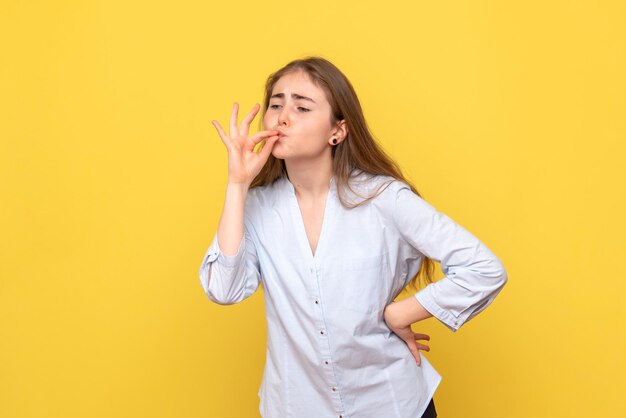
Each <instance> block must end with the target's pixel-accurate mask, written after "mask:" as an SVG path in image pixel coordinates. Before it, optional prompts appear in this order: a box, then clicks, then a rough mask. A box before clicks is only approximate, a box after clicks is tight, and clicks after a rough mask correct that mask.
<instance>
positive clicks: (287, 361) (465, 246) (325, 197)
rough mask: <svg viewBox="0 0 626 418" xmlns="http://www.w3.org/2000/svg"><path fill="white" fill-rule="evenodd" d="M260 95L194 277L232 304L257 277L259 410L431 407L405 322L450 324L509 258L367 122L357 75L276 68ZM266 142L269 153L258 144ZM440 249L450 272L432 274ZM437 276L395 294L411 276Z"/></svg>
mask: <svg viewBox="0 0 626 418" xmlns="http://www.w3.org/2000/svg"><path fill="white" fill-rule="evenodd" d="M259 108H260V107H259V106H258V104H255V106H254V107H253V109H252V110H251V111H250V112H249V113H248V114H247V115H246V116H245V118H244V119H243V120H242V122H241V125H239V126H238V116H237V115H238V105H237V103H235V104H234V105H233V109H232V114H231V118H230V130H229V133H228V134H227V133H226V132H225V131H224V130H223V129H222V127H221V125H220V124H219V123H218V122H217V121H213V125H214V126H215V128H216V130H217V132H218V134H219V136H220V138H221V140H222V142H223V143H224V145H225V146H226V149H227V151H228V184H227V187H226V196H225V202H224V208H223V211H222V215H221V218H220V222H219V226H218V229H217V232H216V234H215V235H214V237H213V242H212V243H211V245H210V247H209V249H208V250H207V252H206V254H205V255H204V258H203V260H202V263H201V266H200V270H199V276H200V282H201V284H202V287H203V289H204V291H205V293H206V295H207V297H208V298H209V299H210V300H211V301H213V302H216V303H219V304H223V305H228V304H234V303H238V302H241V301H242V300H244V299H246V298H247V297H249V296H250V295H252V294H253V293H254V292H255V291H256V290H257V289H258V287H259V285H260V284H261V283H262V285H263V289H264V291H263V294H264V298H265V309H266V315H267V333H268V334H267V348H266V362H265V369H264V373H263V379H262V382H261V386H260V388H259V393H258V395H259V397H260V405H259V409H260V412H261V415H262V416H263V417H264V418H285V417H297V418H307V417H311V418H320V417H339V418H356V417H359V418H362V417H372V418H374V417H375V418H381V417H382V418H392V417H393V418H419V417H436V415H437V414H436V411H435V407H434V402H433V394H434V392H435V390H436V388H437V386H438V385H439V383H440V381H441V376H440V375H439V374H438V373H437V371H436V370H435V369H434V368H433V367H432V366H431V364H430V363H429V362H428V360H427V359H426V357H424V356H421V355H420V352H419V350H425V351H429V347H428V346H427V345H425V344H422V343H420V342H418V341H419V340H429V339H430V338H429V336H428V335H425V334H419V333H414V332H413V331H412V329H411V324H413V323H415V322H417V321H421V320H424V319H426V318H429V317H431V316H434V317H435V318H437V319H438V320H439V321H441V323H442V324H444V325H445V326H446V327H448V328H449V329H450V330H451V331H456V330H457V329H458V328H459V327H461V325H463V324H464V323H466V322H467V321H469V320H470V319H472V318H473V317H474V316H476V315H477V314H478V313H480V312H481V311H483V310H484V309H485V308H486V307H487V306H488V305H490V304H491V302H492V301H493V300H494V298H495V297H496V295H497V294H498V293H499V292H500V291H501V290H502V287H503V286H504V284H505V283H506V281H507V274H506V271H505V269H504V267H503V265H502V263H501V262H500V260H499V259H498V258H497V257H496V256H495V255H494V254H493V253H492V252H491V251H490V250H489V249H488V248H487V247H486V246H485V245H484V244H483V243H482V242H481V241H479V240H478V239H477V238H476V237H475V236H473V235H472V234H471V233H470V232H468V231H467V230H465V229H464V228H463V227H461V226H460V225H458V224H457V223H455V222H454V221H453V220H452V219H450V218H449V217H448V216H446V215H445V214H443V213H441V212H439V211H437V210H436V209H435V208H434V207H433V206H431V205H430V204H428V203H427V202H426V201H425V200H424V199H422V198H421V195H419V193H418V192H417V190H416V189H415V188H414V187H413V186H412V185H411V183H410V182H409V181H407V179H405V178H404V177H403V175H402V174H401V172H400V169H399V168H398V167H397V165H396V164H395V163H394V162H393V161H392V160H391V159H390V158H389V157H388V156H387V155H386V154H385V153H384V152H383V150H382V149H381V148H380V147H379V145H378V144H377V143H376V141H375V140H374V138H373V136H372V134H371V133H370V132H369V130H368V128H367V125H366V122H365V119H364V117H363V112H362V110H361V107H360V104H359V100H358V98H357V95H356V93H355V91H354V89H353V88H352V85H351V84H350V82H349V81H348V80H347V78H346V77H345V76H344V74H343V73H342V72H341V71H340V70H339V69H337V67H335V66H334V65H333V64H332V63H330V62H329V61H328V60H326V59H323V58H320V57H308V58H306V59H301V60H295V61H292V62H290V63H289V64H287V65H286V66H285V67H283V68H281V69H280V70H278V71H277V72H275V73H273V74H271V75H270V77H269V78H268V80H267V82H266V86H265V98H264V101H263V106H262V122H263V128H264V130H261V131H259V132H258V133H256V134H255V135H252V136H250V135H249V128H250V124H251V123H252V120H253V119H254V118H255V116H256V114H257V112H258V110H259ZM261 143H262V147H261V149H260V150H258V151H255V147H256V145H258V144H261ZM434 261H437V262H440V263H441V267H442V271H443V272H444V274H445V277H444V278H442V279H441V280H438V281H436V282H433V281H432V274H433V267H434ZM420 277H423V278H424V279H425V281H426V282H427V286H425V287H423V288H422V289H421V290H419V291H418V292H416V293H415V294H414V297H409V298H406V299H403V300H401V301H399V302H393V300H394V299H395V298H396V296H398V294H399V293H400V292H401V291H402V290H403V289H404V288H405V287H407V285H411V287H413V288H414V289H417V282H418V281H419V279H420Z"/></svg>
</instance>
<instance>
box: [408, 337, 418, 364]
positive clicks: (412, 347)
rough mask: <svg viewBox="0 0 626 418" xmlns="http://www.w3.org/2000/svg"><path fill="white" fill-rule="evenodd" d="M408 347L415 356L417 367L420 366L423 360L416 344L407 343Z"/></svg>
mask: <svg viewBox="0 0 626 418" xmlns="http://www.w3.org/2000/svg"><path fill="white" fill-rule="evenodd" d="M407 347H409V351H410V352H411V354H413V357H415V361H416V362H417V365H418V366H419V365H420V364H421V358H420V353H419V350H418V349H417V346H416V344H415V342H413V341H407Z"/></svg>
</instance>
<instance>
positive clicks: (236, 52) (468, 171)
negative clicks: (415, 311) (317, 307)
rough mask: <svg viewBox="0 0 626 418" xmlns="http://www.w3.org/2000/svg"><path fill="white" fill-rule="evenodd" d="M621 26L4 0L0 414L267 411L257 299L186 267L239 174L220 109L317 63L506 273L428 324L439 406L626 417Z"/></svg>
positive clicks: (588, 12)
mask: <svg viewBox="0 0 626 418" xmlns="http://www.w3.org/2000/svg"><path fill="white" fill-rule="evenodd" d="M624 21H626V7H625V5H624V2H623V1H598V0H594V1H590V0H588V1H578V2H574V1H553V2H544V1H531V2H517V3H516V4H510V3H508V2H502V1H480V2H477V1H463V2H452V3H451V2H416V1H404V2H380V1H350V2H336V1H315V2H305V3H302V2H293V1H271V2H242V1H239V2H226V1H224V2H222V3H221V4H209V3H208V2H204V1H195V2H190V1H178V2H171V4H165V2H152V1H140V2H122V1H109V0H107V1H83V2H79V1H47V2H45V1H34V2H31V1H28V2H27V1H9V0H2V1H1V2H0V43H1V49H0V140H1V145H0V193H1V196H0V198H1V202H0V233H1V236H2V239H1V240H0V245H1V247H0V416H2V417H64V418H73V417H150V418H156V417H185V418H187V417H254V416H258V412H257V411H258V398H257V395H256V393H257V389H258V386H259V384H260V379H261V373H262V370H263V362H264V359H265V358H264V353H265V318H264V311H263V309H264V308H263V298H262V294H261V292H257V293H256V294H254V295H253V296H252V297H251V298H250V299H248V300H246V301H244V302H242V303H241V304H238V305H233V306H228V307H224V306H219V305H216V304H213V303H211V302H210V301H209V300H208V299H207V298H206V296H205V295H204V293H203V292H202V288H201V286H200V282H199V280H198V277H197V271H198V267H199V263H200V261H201V257H202V256H203V254H204V252H205V251H206V248H207V247H208V245H209V244H210V239H211V237H212V235H213V233H214V231H215V229H216V227H217V223H218V220H219V214H220V211H221V207H222V199H223V193H224V190H225V184H226V174H227V164H226V151H225V149H224V146H223V144H222V142H221V141H220V139H219V137H218V135H217V133H216V132H215V129H214V128H213V126H212V125H211V124H210V120H211V119H217V120H219V121H220V122H221V123H222V125H223V126H227V124H228V117H229V115H230V110H231V106H232V103H233V102H234V101H238V102H239V103H240V105H241V108H242V109H245V110H246V111H247V110H249V109H250V108H251V107H252V106H253V105H254V103H255V102H260V100H261V99H262V96H261V94H262V88H263V82H264V81H265V78H266V77H267V75H268V74H269V73H270V72H271V71H274V70H276V69H278V68H279V67H280V66H282V65H283V64H285V63H286V62H288V61H289V60H291V59H294V58H298V57H302V56H305V55H308V54H319V55H322V56H324V57H326V58H328V59H330V60H332V61H333V62H334V63H335V64H337V65H338V66H339V68H341V69H342V70H343V71H344V72H345V73H346V74H347V76H348V77H349V78H350V80H351V81H352V83H353V85H354V86H355V88H356V90H357V93H358V94H359V96H360V99H361V101H362V105H363V107H364V109H365V114H366V117H367V120H368V123H369V124H370V126H371V128H372V130H373V132H374V134H375V135H376V136H377V137H378V138H379V139H380V141H381V143H382V144H383V146H384V147H385V149H387V150H388V151H389V152H390V153H391V154H392V155H393V156H394V157H395V158H396V159H397V160H398V162H399V163H400V165H401V166H402V167H403V169H404V171H405V172H406V174H407V175H408V176H409V178H410V179H411V180H413V181H414V182H415V184H416V186H417V187H418V190H419V191H420V192H421V193H422V194H423V195H424V197H425V198H426V199H427V200H429V201H430V202H432V203H433V204H434V205H435V206H436V207H437V208H438V209H439V210H441V211H443V212H444V213H447V214H448V215H449V216H451V217H452V218H453V219H455V220H456V221H458V222H459V223H460V224H461V225H463V226H465V227H466V228H467V229H468V230H470V231H472V232H473V233H474V234H476V235H477V236H478V237H479V238H480V239H481V240H483V241H484V242H485V243H486V244H487V245H488V246H489V247H490V248H491V249H492V250H493V251H494V252H495V253H496V254H497V255H498V256H499V257H500V258H501V259H502V261H503V262H504V264H505V266H506V268H507V271H508V273H509V283H508V284H507V286H506V287H505V289H504V290H503V292H502V293H501V294H500V295H499V296H498V298H497V299H496V300H495V302H494V303H493V305H492V306H490V307H489V308H488V309H487V310H486V311H484V312H483V313H482V314H480V315H479V316H478V317H476V318H475V319H473V320H472V321H470V322H468V323H467V324H466V325H465V326H464V327H463V328H461V329H460V330H459V331H458V332H457V333H452V332H450V331H449V330H448V329H447V328H446V327H444V326H443V325H442V324H441V323H438V322H437V320H435V319H434V318H430V319H428V320H426V321H424V322H423V323H418V324H417V325H415V326H414V329H415V330H416V331H421V332H426V333H428V334H430V335H431V343H430V346H431V351H430V353H427V354H424V355H426V356H427V357H428V358H429V360H430V361H431V362H432V363H433V365H434V366H435V367H436V368H437V370H438V371H439V372H440V373H441V374H442V375H443V381H442V383H441V386H440V387H439V389H438V391H437V392H436V394H435V402H436V406H437V410H438V412H439V414H440V416H442V417H464V418H471V417H476V418H479V417H480V418H484V417H494V418H501V417H511V418H515V417H520V418H527V417H591V416H594V417H620V416H626V409H625V406H624V405H625V404H624V403H623V402H621V403H620V402H618V399H619V396H620V395H621V394H622V393H623V392H624V389H625V387H624V383H623V382H624V375H625V374H626V366H625V362H624V353H623V351H624V348H626V347H625V344H624V341H625V335H624V334H625V332H624V330H625V329H626V326H625V325H624V324H625V323H626V318H625V315H624V292H625V291H626V286H625V285H624V283H626V278H625V277H626V275H625V274H624V273H625V271H624V270H625V269H624V267H623V265H624V263H623V260H624V254H623V252H624V249H625V245H624V236H625V232H626V231H625V229H626V228H624V224H625V222H624V213H626V210H625V209H626V208H625V207H624V206H625V205H624V183H625V180H626V179H625V175H624V173H625V172H624V171H623V164H624V160H625V158H624V157H625V155H624V142H625V140H626V83H625V81H624V79H625V77H624V74H626V54H625V49H626V47H625V45H626V36H625V35H626V30H625V29H624V25H623V22H624ZM241 112H243V110H242V111H241ZM240 116H242V113H240ZM256 121H257V120H255V122H256ZM256 129H257V128H256V124H255V128H254V130H256ZM405 296H406V294H405V295H403V296H402V297H405Z"/></svg>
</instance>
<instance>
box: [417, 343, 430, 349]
mask: <svg viewBox="0 0 626 418" xmlns="http://www.w3.org/2000/svg"><path fill="white" fill-rule="evenodd" d="M417 348H418V349H420V350H424V351H430V347H429V346H427V345H424V344H419V343H417Z"/></svg>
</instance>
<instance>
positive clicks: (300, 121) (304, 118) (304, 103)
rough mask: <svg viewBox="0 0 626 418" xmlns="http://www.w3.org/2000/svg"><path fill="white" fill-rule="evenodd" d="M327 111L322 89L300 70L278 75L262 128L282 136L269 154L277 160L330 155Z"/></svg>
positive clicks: (329, 123) (328, 104)
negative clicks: (328, 153) (279, 133)
mask: <svg viewBox="0 0 626 418" xmlns="http://www.w3.org/2000/svg"><path fill="white" fill-rule="evenodd" d="M330 120H331V108H330V103H328V100H327V99H326V94H325V93H324V90H322V89H321V88H319V87H317V86H316V85H315V84H313V83H312V82H311V81H310V79H309V77H308V75H307V74H306V73H304V72H302V71H298V72H292V73H290V74H285V75H284V76H282V77H281V78H280V79H279V80H278V81H277V82H276V84H275V85H274V88H273V89H272V93H271V95H270V101H269V106H268V108H267V111H266V113H265V116H264V118H263V124H264V125H265V129H268V130H270V129H277V130H278V131H280V132H281V133H282V135H281V136H280V138H279V139H278V141H276V143H275V144H274V147H273V149H272V155H274V157H276V158H279V159H290V158H315V157H317V156H319V155H320V154H322V153H323V152H330V147H331V142H330V141H331V140H332V137H333V135H332V134H333V132H334V131H333V130H332V127H331V122H330Z"/></svg>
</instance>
